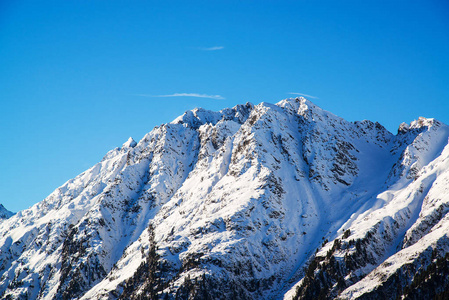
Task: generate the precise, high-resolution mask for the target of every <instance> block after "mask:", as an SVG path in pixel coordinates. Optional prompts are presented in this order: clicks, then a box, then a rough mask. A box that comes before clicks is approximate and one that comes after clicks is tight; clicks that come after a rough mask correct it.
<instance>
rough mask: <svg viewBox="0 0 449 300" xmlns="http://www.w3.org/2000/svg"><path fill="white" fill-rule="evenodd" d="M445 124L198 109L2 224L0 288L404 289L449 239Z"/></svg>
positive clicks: (81, 291) (218, 293)
mask: <svg viewBox="0 0 449 300" xmlns="http://www.w3.org/2000/svg"><path fill="white" fill-rule="evenodd" d="M448 136H449V128H448V126H446V125H444V124H442V123H440V122H439V121H436V120H433V119H425V118H420V119H418V120H417V121H414V122H412V123H411V124H401V126H400V129H399V131H398V134H397V135H393V134H391V133H390V132H388V131H387V130H386V129H385V128H384V127H382V126H381V125H380V124H378V123H373V122H371V121H366V120H365V121H361V122H354V123H351V122H347V121H345V120H343V119H341V118H339V117H337V116H335V115H333V114H332V113H330V112H327V111H324V110H322V109H321V108H319V107H317V106H316V105H314V104H313V103H311V102H310V101H308V100H306V99H304V98H296V99H287V100H283V101H281V102H279V103H277V104H276V105H272V104H268V103H261V104H259V105H256V106H254V105H252V104H250V103H247V104H245V105H238V106H236V107H234V108H230V109H224V110H222V111H220V112H211V111H206V110H203V109H195V110H192V111H188V112H186V113H185V114H184V115H182V116H180V117H179V118H177V119H175V120H174V121H173V122H171V123H168V124H165V125H162V126H160V127H156V128H155V129H153V130H152V131H151V132H150V133H148V134H147V135H146V136H145V137H144V138H143V139H142V140H141V141H139V142H138V143H136V142H135V141H134V140H133V139H131V138H130V139H129V140H128V141H127V142H126V143H125V144H123V146H122V147H120V148H116V149H113V150H111V151H110V152H108V153H107V154H106V156H105V157H104V158H103V160H102V161H101V162H100V163H98V164H96V165H95V166H93V167H92V168H90V169H89V170H87V171H85V172H84V173H82V174H80V175H79V176H77V177H76V178H74V179H72V180H70V181H68V182H67V183H65V184H64V185H63V186H61V187H59V188H58V189H56V190H55V191H54V192H53V193H52V194H51V195H50V196H48V197H47V198H46V199H44V200H43V201H42V202H40V203H38V204H36V205H34V206H33V207H31V208H30V209H28V210H25V211H22V212H19V213H17V214H16V215H14V216H12V217H11V218H9V219H7V220H5V221H3V222H2V223H0V295H1V297H3V298H7V297H11V298H13V299H16V298H19V299H20V298H23V299H25V298H26V297H28V299H29V298H31V299H78V298H82V299H119V298H120V299H125V298H130V299H138V298H139V297H145V298H150V299H154V298H163V297H167V298H169V299H170V298H178V299H187V298H189V299H206V298H212V299H216V298H222V299H270V298H271V299H279V298H282V297H284V294H285V298H298V297H299V298H305V299H308V298H307V297H309V296H310V297H318V296H319V294H320V293H321V296H323V297H327V298H335V297H337V296H338V295H340V297H342V298H343V299H346V298H357V297H362V298H363V297H376V295H377V296H378V295H379V294H380V293H385V290H384V289H385V288H386V287H387V286H388V284H389V282H391V281H394V284H393V283H391V284H390V285H391V286H392V288H389V292H391V291H390V290H392V289H396V293H402V294H406V291H407V288H409V289H410V287H409V286H412V281H413V280H414V278H415V276H416V275H417V274H420V272H421V271H420V270H424V269H425V268H426V267H427V266H428V265H432V262H433V260H434V261H435V262H436V261H437V260H438V259H439V258H441V257H444V255H445V253H447V252H448V250H449V243H448V239H447V235H446V232H448V231H447V230H446V229H447V228H446V227H447V226H449V225H448V222H447V221H446V219H447V217H446V213H447V211H448V208H449V204H447V202H449V198H448V197H446V195H447V194H448V193H447V190H448V189H449V182H448V180H449V173H448V172H449V158H448V156H449V148H448V147H446V144H447V141H448ZM446 198H447V199H446ZM342 236H344V238H343V237H342ZM429 253H430V254H429ZM429 255H430V256H429ZM424 258H427V260H426V259H424ZM423 259H424V260H423ZM410 270H412V271H410ZM393 277H394V278H399V279H392V278H393ZM397 282H399V284H396V283H397ZM399 287H400V288H399ZM315 294H316V295H315Z"/></svg>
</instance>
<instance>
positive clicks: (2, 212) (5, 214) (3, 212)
mask: <svg viewBox="0 0 449 300" xmlns="http://www.w3.org/2000/svg"><path fill="white" fill-rule="evenodd" d="M13 215H14V213H13V212H11V211H9V210H7V209H6V208H5V207H4V206H3V205H2V204H0V219H8V218H10V217H11V216H13Z"/></svg>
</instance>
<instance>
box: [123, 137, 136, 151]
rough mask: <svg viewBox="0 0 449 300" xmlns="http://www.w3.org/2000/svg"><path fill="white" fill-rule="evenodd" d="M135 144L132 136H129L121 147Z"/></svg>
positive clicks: (131, 146)
mask: <svg viewBox="0 0 449 300" xmlns="http://www.w3.org/2000/svg"><path fill="white" fill-rule="evenodd" d="M136 145H137V143H136V141H135V140H134V139H133V138H132V137H129V139H128V140H127V141H126V142H125V143H123V145H122V149H124V148H134V147H135V146H136Z"/></svg>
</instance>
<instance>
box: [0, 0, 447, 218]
mask: <svg viewBox="0 0 449 300" xmlns="http://www.w3.org/2000/svg"><path fill="white" fill-rule="evenodd" d="M448 87H449V3H448V2H447V1H444V0H441V1H437V0H426V1H394V0H393V1H379V0H377V1H370V0H367V1H242V0H241V1H98V0H91V1H71V0H67V1H46V0H43V1H26V0H24V1H12V0H5V1H1V2H0V138H1V141H2V147H0V157H1V158H0V166H1V170H0V203H2V204H4V206H5V207H6V208H8V209H10V210H13V211H18V210H22V209H25V208H27V207H29V206H31V205H32V204H34V203H37V202H38V201H40V200H42V199H43V198H45V197H46V196H47V195H48V194H50V193H51V192H52V191H53V190H54V189H55V188H57V187H58V186H60V185H62V184H63V183H64V182H65V181H67V180H68V179H70V178H73V177H75V176H76V175H78V174H79V173H81V172H82V171H84V170H85V169H87V168H89V167H91V166H92V165H94V164H95V163H96V162H98V161H99V160H101V158H102V157H103V156H104V154H106V152H107V151H108V150H110V149H112V148H114V147H118V146H120V145H121V144H122V143H123V142H125V141H126V140H127V139H128V137H129V136H132V137H133V138H134V139H136V140H139V139H141V138H142V137H143V135H144V134H145V133H147V132H149V131H151V129H152V128H153V127H154V126H156V125H159V124H162V123H167V122H170V121H171V120H173V119H174V118H176V117H177V116H178V115H180V114H182V113H183V112H184V111H185V110H188V109H193V108H195V107H204V108H206V109H211V110H219V109H221V108H225V107H232V106H234V105H236V104H239V103H245V102H247V101H250V102H252V103H254V104H257V103H260V102H262V101H266V102H271V103H275V102H278V101H279V100H282V99H284V98H288V97H291V96H292V95H291V94H289V93H303V94H308V95H311V96H313V97H315V98H314V99H310V100H312V101H313V102H315V103H316V104H317V105H319V106H321V107H322V108H324V109H326V110H329V111H331V112H333V113H335V114H337V115H339V116H341V117H343V118H345V119H347V120H349V121H355V120H363V119H369V120H372V121H378V122H380V123H381V124H383V125H384V126H386V127H387V129H389V130H390V131H392V132H393V133H396V130H397V127H398V126H399V124H400V123H401V122H403V121H405V122H410V121H413V120H414V119H417V118H418V117H419V116H425V117H434V118H437V119H439V120H441V121H443V122H445V123H447V124H449V94H448ZM175 94H176V95H177V97H150V96H169V95H175ZM188 95H191V96H188ZM208 95H209V96H211V97H207V96H208ZM193 96H195V97H193ZM198 96H201V97H198Z"/></svg>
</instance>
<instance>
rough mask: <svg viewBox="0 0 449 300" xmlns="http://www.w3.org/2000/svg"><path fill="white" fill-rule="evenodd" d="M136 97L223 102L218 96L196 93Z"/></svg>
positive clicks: (221, 97) (141, 95)
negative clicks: (199, 99) (205, 99)
mask: <svg viewBox="0 0 449 300" xmlns="http://www.w3.org/2000/svg"><path fill="white" fill-rule="evenodd" d="M136 96H140V97H150V98H169V97H196V98H209V99H215V100H223V99H225V98H224V97H223V96H220V95H207V94H198V93H174V94H170V95H147V94H137V95H136Z"/></svg>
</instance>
